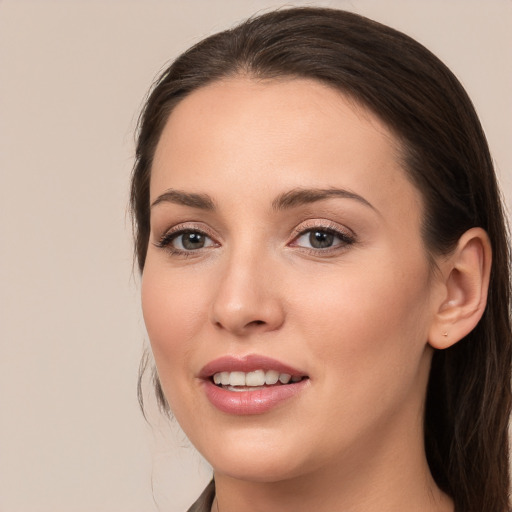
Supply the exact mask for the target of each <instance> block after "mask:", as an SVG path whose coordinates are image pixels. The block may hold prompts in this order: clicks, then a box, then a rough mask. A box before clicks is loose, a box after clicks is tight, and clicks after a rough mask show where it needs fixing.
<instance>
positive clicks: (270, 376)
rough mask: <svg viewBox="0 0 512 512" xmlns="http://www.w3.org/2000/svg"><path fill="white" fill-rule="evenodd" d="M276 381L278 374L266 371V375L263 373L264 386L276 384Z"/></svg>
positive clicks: (273, 371)
mask: <svg viewBox="0 0 512 512" xmlns="http://www.w3.org/2000/svg"><path fill="white" fill-rule="evenodd" d="M278 380H279V372H276V371H275V370H268V371H267V373H265V384H267V385H268V386H272V385H273V384H276V383H277V381H278Z"/></svg>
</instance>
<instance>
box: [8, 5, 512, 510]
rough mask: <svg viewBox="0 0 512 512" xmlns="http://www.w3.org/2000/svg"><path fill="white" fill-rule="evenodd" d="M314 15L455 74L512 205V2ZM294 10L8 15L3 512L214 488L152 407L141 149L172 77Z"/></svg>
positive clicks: (56, 8) (86, 9)
mask: <svg viewBox="0 0 512 512" xmlns="http://www.w3.org/2000/svg"><path fill="white" fill-rule="evenodd" d="M292 4H295V5H304V4H306V2H289V3H288V5H292ZM307 4H310V5H315V4H319V5H329V6H335V7H341V8H347V9H349V10H354V11H357V12H361V13H363V14H366V15H369V16H370V17H374V18H375V19H377V20H380V21H383V22H385V23H388V24H390V25H392V26H394V27H396V28H398V29H401V30H404V31H405V32H407V33H409V34H410V35H412V36H414V37H416V38H417V39H419V40H420V41H421V42H423V43H425V44H426V45H427V46H428V47H429V48H431V49H432V50H433V51H434V52H435V53H437V54H438V55H439V56H440V57H441V58H442V59H443V60H445V62H446V63H447V64H448V65H449V66H450V67H451V68H452V69H453V70H454V71H455V73H456V74H457V75H458V76H459V77H460V78H461V80H462V82H463V83H464V84H465V86H466V87H467V89H468V91H469V94H470V96H471V97H472V98H473V100H474V102H475V104H476V107H477V110H478V111H479V112H480V115H481V119H482V122H483V125H484V127H485V130H486V132H487V134H488V137H489V141H490V145H491V149H492V152H493V155H494V158H495V161H496V164H497V167H498V171H499V173H500V177H501V180H502V183H503V185H504V188H505V192H506V194H507V203H508V204H509V205H510V204H511V199H512V151H511V143H512V94H511V92H512V29H511V28H512V2H511V1H510V0H485V1H484V0H480V1H475V0H459V1H455V0H452V1H450V0H428V1H427V0H424V1H420V0H408V1H398V0H386V1H384V0H380V1H369V0H362V1H356V0H353V1H343V0H338V1H330V2H328V1H326V2H307ZM280 5H283V2H276V1H270V0H260V1H256V0H251V1H236V0H222V1H220V0H210V1H208V0H189V1H186V2H185V1H183V2H178V1H163V0H161V1H157V0H151V1H150V0H145V1H143V0H139V1H115V0H110V1H108V0H107V1H85V0H82V1H78V0H74V1H73V0H67V1H64V0H62V1H50V0H48V1H44V0H38V1H37V0H34V1H28V0H10V1H9V0H3V1H2V0H0V222H1V224H0V247H1V249H0V251H1V252H0V258H1V259H0V283H1V284H0V335H1V338H0V511H2V512H61V511H62V512H64V511H66V512H82V511H83V512H85V511H87V512H90V511H95V512H117V511H119V512H121V511H123V512H132V511H133V512H135V511H137V512H146V511H155V510H162V511H166V512H167V511H168V512H181V511H184V510H186V508H187V506H188V505H189V504H190V502H191V501H192V500H193V498H194V497H195V496H196V495H197V493H198V492H199V489H200V488H201V487H202V486H203V485H204V483H205V482H206V480H207V479H208V474H209V470H208V468H207V467H206V465H205V464H204V463H202V462H201V461H200V459H199V457H198V456H197V455H195V454H194V453H193V450H192V449H191V448H189V447H187V444H186V441H185V440H184V437H183V435H181V434H179V433H178V434H176V433H173V432H171V430H173V429H174V430H176V428H175V427H172V428H171V429H169V428H168V427H166V424H165V422H163V421H158V417H157V416H153V419H154V423H155V425H154V426H153V427H149V426H148V425H146V424H145V423H144V421H143V419H142V417H141V415H140V412H139V410H138V405H137V401H136V395H135V385H136V374H137V367H138V360H139V357H140V355H141V352H142V347H143V343H144V339H145V331H144V327H143V324H142V321H141V315H140V311H139V299H138V280H137V278H136V277H133V276H132V274H131V245H130V244H131V241H130V228H129V222H128V219H127V216H126V203H127V191H128V177H129V174H130V167H131V164H132V154H133V136H132V135H133V130H134V126H135V120H136V116H137V113H138V109H139V107H140V105H141V101H142V99H143V96H144V94H145V92H146V90H147V88H148V86H149V84H150V83H151V82H152V80H153V78H154V76H155V75H156V73H157V72H158V70H159V69H161V67H162V66H163V65H164V63H165V62H166V61H168V60H169V59H171V58H172V57H174V56H176V55H177V53H178V52H180V51H182V50H184V49H185V48H187V47H188V46H189V45H191V44H192V43H194V42H195V41H197V40H198V39H200V38H201V37H202V36H205V35H207V34H210V33H211V32H214V31H217V30H220V29H223V28H225V27H228V26H231V25H232V24H233V23H235V22H236V21H239V20H241V19H242V18H244V17H245V16H247V15H249V14H252V13H254V12H256V11H258V10H261V9H265V8H268V7H272V6H274V7H276V6H280ZM155 501H156V502H157V503H158V506H157V505H156V504H155Z"/></svg>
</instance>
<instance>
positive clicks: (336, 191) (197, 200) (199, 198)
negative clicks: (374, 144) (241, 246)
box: [151, 188, 377, 211]
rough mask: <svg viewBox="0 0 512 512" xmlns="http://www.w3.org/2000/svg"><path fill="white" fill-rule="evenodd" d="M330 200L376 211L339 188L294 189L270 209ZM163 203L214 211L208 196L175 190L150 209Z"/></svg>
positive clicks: (275, 202)
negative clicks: (353, 202) (352, 203)
mask: <svg viewBox="0 0 512 512" xmlns="http://www.w3.org/2000/svg"><path fill="white" fill-rule="evenodd" d="M331 198H342V199H353V200H355V201H358V202H359V203H361V204H363V205H364V206H367V207H369V208H371V209H372V210H375V211H377V209H376V208H375V207H374V206H373V205H372V204H371V203H369V202H368V201H367V200H366V199H365V198H364V197H362V196H360V195H358V194H355V193H354V192H350V191H348V190H345V189H340V188H327V189H321V188H294V189H292V190H289V191H288V192H284V193H283V194H280V195H278V196H277V197H276V198H275V199H274V200H273V201H272V209H273V210H275V211H281V210H288V209H290V208H296V207H298V206H303V205H306V204H311V203H315V202H317V201H324V200H326V199H331ZM165 202H168V203H174V204H179V205H182V206H190V207H191V208H198V209H200V210H208V211H214V210H215V209H216V208H215V203H214V201H213V199H212V198H211V197H210V196H209V195H208V194H196V193H192V192H184V191H182V190H175V189H169V190H166V191H165V192H164V193H163V194H161V195H159V196H158V197H157V198H156V199H155V200H154V201H153V203H152V204H151V208H153V207H154V206H156V205H157V204H160V203H165Z"/></svg>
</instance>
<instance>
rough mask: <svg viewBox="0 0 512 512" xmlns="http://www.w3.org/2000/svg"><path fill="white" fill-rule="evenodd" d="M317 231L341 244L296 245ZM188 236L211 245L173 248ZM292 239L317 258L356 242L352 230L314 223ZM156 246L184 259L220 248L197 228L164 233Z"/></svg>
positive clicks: (211, 238) (292, 244)
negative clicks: (298, 241)
mask: <svg viewBox="0 0 512 512" xmlns="http://www.w3.org/2000/svg"><path fill="white" fill-rule="evenodd" d="M315 231H316V232H318V233H322V234H326V235H332V236H333V237H335V238H337V239H338V240H339V243H337V244H336V245H332V246H329V247H325V248H315V247H304V246H301V245H298V244H297V243H296V242H297V240H299V239H300V238H301V237H303V236H305V235H307V234H308V233H310V236H311V234H312V233H313V232H315ZM187 234H196V235H200V236H204V237H206V238H208V239H209V240H210V241H211V244H210V245H208V246H206V247H199V248H197V249H188V250H187V249H178V248H176V247H174V246H173V242H174V241H175V240H176V239H178V238H179V237H180V236H183V235H187ZM292 237H293V238H292V241H291V242H289V243H288V244H287V245H288V246H291V247H296V248H298V249H299V250H301V251H303V252H307V253H310V254H313V255H317V256H318V255H328V254H331V253H332V252H339V251H340V250H343V249H344V248H346V247H348V246H350V245H353V244H354V243H355V242H356V237H355V234H354V233H353V232H352V231H351V230H348V229H340V227H339V226H338V225H335V224H327V225H326V224H324V223H319V222H315V223H312V224H311V225H310V226H304V224H303V225H302V226H301V228H300V229H296V230H294V232H293V234H292ZM154 245H155V246H156V247H158V248H161V249H165V250H166V251H168V252H169V253H171V255H176V256H183V257H190V256H194V255H197V254H198V252H199V251H202V250H203V249H208V248H210V247H218V246H219V244H218V242H216V241H215V239H214V237H213V236H212V235H211V234H209V233H208V232H207V231H206V230H204V229H201V228H198V227H195V226H187V227H181V228H180V227H176V228H172V229H171V230H169V231H167V232H166V233H164V234H163V235H162V237H161V238H160V239H159V240H158V242H156V243H155V244H154ZM182 245H183V242H182Z"/></svg>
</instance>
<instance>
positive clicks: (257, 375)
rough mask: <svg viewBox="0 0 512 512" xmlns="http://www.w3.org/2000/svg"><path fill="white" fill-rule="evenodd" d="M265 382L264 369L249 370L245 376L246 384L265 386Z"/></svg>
mask: <svg viewBox="0 0 512 512" xmlns="http://www.w3.org/2000/svg"><path fill="white" fill-rule="evenodd" d="M264 384H265V372H264V371H263V370H256V371H255V372H249V373H248V374H247V375H246V376H245V385H246V386H263V385H264Z"/></svg>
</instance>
